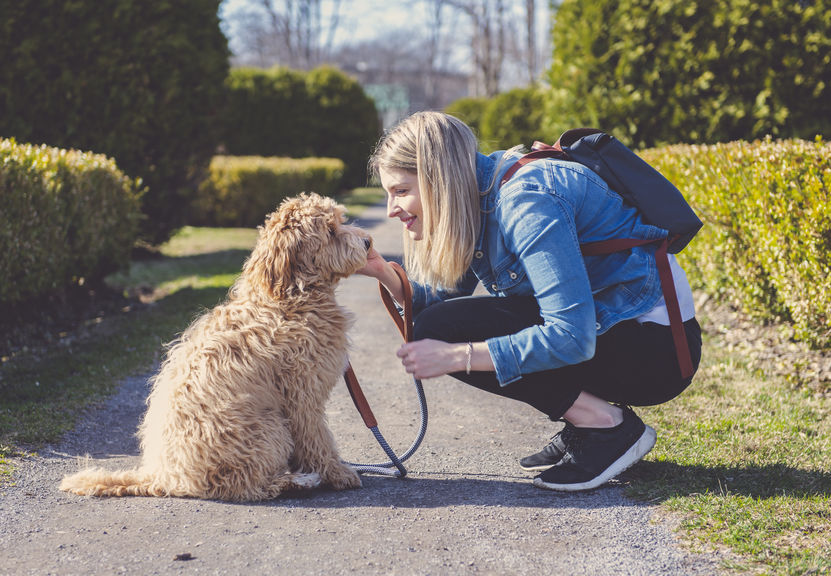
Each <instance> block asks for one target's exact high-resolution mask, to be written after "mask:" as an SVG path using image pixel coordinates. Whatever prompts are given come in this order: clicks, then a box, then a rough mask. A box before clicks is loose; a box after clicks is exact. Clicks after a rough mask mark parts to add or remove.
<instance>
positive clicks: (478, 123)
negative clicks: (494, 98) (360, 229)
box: [444, 98, 490, 138]
mask: <svg viewBox="0 0 831 576" xmlns="http://www.w3.org/2000/svg"><path fill="white" fill-rule="evenodd" d="M489 103H490V99H488V98H459V99H458V100H455V101H453V102H451V103H450V104H448V106H447V108H445V109H444V112H445V114H450V115H451V116H455V117H456V118H458V119H459V120H461V121H462V122H464V123H465V124H467V125H468V126H470V129H471V130H473V133H474V134H476V137H477V138H481V136H482V116H484V114H485V109H486V108H487V107H488V104H489Z"/></svg>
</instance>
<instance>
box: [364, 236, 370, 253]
mask: <svg viewBox="0 0 831 576" xmlns="http://www.w3.org/2000/svg"><path fill="white" fill-rule="evenodd" d="M364 246H366V251H367V252H369V249H370V248H372V238H364Z"/></svg>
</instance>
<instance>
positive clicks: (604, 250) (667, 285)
mask: <svg viewBox="0 0 831 576" xmlns="http://www.w3.org/2000/svg"><path fill="white" fill-rule="evenodd" d="M671 241H672V239H670V238H668V237H667V238H661V239H658V240H644V239H639V238H613V239H611V240H603V241H600V242H588V243H586V244H581V245H580V251H581V252H582V253H583V256H599V255H601V254H611V253H613V252H620V251H621V250H629V249H631V248H635V247H636V246H645V245H646V244H653V243H658V242H660V244H659V245H658V248H657V250H655V262H656V263H657V265H658V277H659V278H660V279H661V291H662V292H663V294H664V303H665V304H666V307H667V314H668V315H669V327H670V331H671V332H672V340H673V342H674V343H675V355H676V356H677V357H678V367H679V368H680V369H681V377H682V378H685V379H686V378H691V377H692V375H693V373H694V370H693V365H692V358H691V357H690V346H689V344H688V342H687V332H686V331H685V330H684V322H683V321H682V319H681V306H680V305H679V304H678V293H677V291H676V290H675V281H674V280H673V279H672V269H671V268H670V265H669V256H667V248H668V247H669V244H670V242H671Z"/></svg>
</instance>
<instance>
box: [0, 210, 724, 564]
mask: <svg viewBox="0 0 831 576" xmlns="http://www.w3.org/2000/svg"><path fill="white" fill-rule="evenodd" d="M383 215H384V214H383V209H381V208H377V209H372V210H370V211H369V212H368V213H367V214H366V215H365V217H364V219H363V224H364V225H365V226H367V227H368V228H369V227H371V228H372V229H373V234H374V236H375V238H376V242H377V245H378V246H379V247H380V250H381V251H382V252H383V253H385V254H386V255H388V256H393V255H395V254H396V253H397V251H398V250H400V237H399V228H398V226H397V225H396V223H394V222H386V221H385V219H384V218H383ZM339 298H340V301H341V302H342V303H343V304H344V305H346V306H348V307H349V308H350V309H352V310H353V311H354V312H355V313H356V315H357V316H358V321H357V323H356V326H355V328H354V329H353V332H352V334H353V341H354V352H353V354H352V363H353V365H354V367H355V370H356V372H357V373H358V376H359V377H360V379H361V382H362V385H363V388H364V391H365V393H366V395H367V397H368V399H369V401H370V403H371V404H372V407H373V410H374V412H375V415H376V416H377V417H378V420H379V422H380V427H381V431H382V432H383V433H384V435H385V436H386V437H387V439H388V440H389V441H390V443H391V444H392V445H393V446H394V447H395V448H396V449H398V450H399V451H403V450H404V449H405V448H406V447H407V446H409V445H410V442H411V441H412V440H413V438H414V437H415V435H416V432H417V430H418V422H419V419H418V406H417V400H416V396H415V391H414V389H413V386H412V382H411V380H409V378H408V377H407V375H406V374H405V373H404V372H403V370H401V369H400V367H399V366H398V365H397V364H396V362H395V358H394V351H395V349H396V348H397V346H398V343H399V340H400V338H399V336H398V333H397V332H396V330H395V328H394V326H393V324H392V322H391V321H390V320H389V318H388V317H387V315H386V311H385V310H384V308H383V306H382V305H381V304H380V301H379V299H378V296H377V286H376V285H375V283H374V282H373V281H371V280H369V279H367V278H363V277H356V278H351V279H349V280H348V281H346V282H345V283H344V285H343V286H342V288H341V289H340V291H339ZM148 376H149V375H140V376H137V377H134V378H130V379H128V380H126V381H125V382H124V383H123V386H122V387H121V388H120V390H119V392H118V393H117V394H116V395H115V396H113V397H112V398H111V400H110V401H109V402H108V403H107V405H106V406H103V407H102V408H101V409H99V410H96V411H94V412H92V413H91V414H90V415H89V416H88V417H87V418H85V419H84V421H83V422H82V423H81V424H80V425H79V426H78V428H77V429H76V430H75V431H73V432H72V433H71V434H69V435H67V436H66V438H65V439H64V440H63V441H62V442H61V444H60V445H58V446H54V447H50V448H47V449H45V450H43V451H42V452H41V453H40V454H39V455H38V456H37V457H34V458H31V459H29V460H27V461H25V462H23V463H22V464H21V467H20V470H19V473H18V475H17V479H16V484H15V485H14V486H12V487H7V488H5V489H4V492H3V493H2V496H0V574H14V575H22V574H44V575H45V574H59V575H68V574H137V575H146V574H180V573H181V574H189V573H194V574H196V573H198V574H247V575H255V574H281V575H286V574H303V575H306V574H326V575H329V574H351V573H362V574H368V575H371V574H454V575H455V574H500V575H501V574H520V573H523V574H526V573H539V574H581V575H593V574H597V575H613V574H614V575H623V574H633V575H634V574H643V575H661V574H666V575H670V574H671V575H673V576H675V575H681V574H690V575H693V574H696V575H697V574H702V575H703V574H708V575H710V574H716V573H718V572H719V566H718V563H717V559H716V558H714V557H710V556H703V555H698V554H692V553H690V552H688V551H685V550H683V549H682V548H681V547H680V546H679V545H678V542H677V541H676V538H675V536H674V535H673V533H672V531H671V527H670V526H668V525H667V524H666V523H665V522H661V521H657V520H656V519H655V508H653V507H651V506H648V505H644V504H641V503H637V502H634V501H632V500H629V499H627V498H625V497H624V496H623V490H622V488H621V487H620V486H618V485H613V486H608V487H604V488H602V489H599V490H595V491H592V492H590V493H585V494H557V493H553V492H549V491H544V490H540V489H537V488H534V487H533V486H532V485H531V483H530V475H527V474H525V473H523V472H522V470H521V469H520V468H519V467H518V465H517V463H516V462H517V459H518V458H519V457H520V456H522V455H525V454H526V453H529V452H532V451H534V450H537V449H539V448H540V447H541V446H542V445H543V444H544V443H545V441H546V440H547V439H548V437H549V436H550V435H551V434H552V433H553V432H554V431H555V430H556V425H554V424H552V423H550V422H548V421H547V419H545V418H544V417H543V416H542V415H540V414H538V413H536V412H535V411H534V410H533V409H531V408H529V407H527V406H524V405H521V404H519V403H515V402H512V401H507V400H503V399H500V398H496V397H491V396H489V395H486V394H484V393H481V392H478V391H476V390H474V389H472V388H468V387H466V386H464V385H462V384H459V383H457V382H455V381H453V380H452V379H449V378H441V379H436V380H431V381H426V382H425V389H426V394H427V399H428V402H429V406H430V427H429V431H428V433H427V437H426V439H425V441H424V443H423V444H422V447H421V449H420V450H419V451H418V452H417V453H416V454H415V455H414V456H413V457H412V458H411V459H410V460H409V461H408V463H407V466H408V468H409V470H410V476H409V477H408V478H407V479H405V480H399V479H394V478H386V477H378V476H365V477H364V487H363V488H362V489H360V490H352V491H346V492H332V491H318V492H312V493H309V494H304V495H301V496H297V497H291V498H284V499H279V500H275V501H272V502H267V503H261V504H253V505H252V504H227V503H222V502H212V501H196V500H177V499H149V498H112V499H91V498H81V497H77V496H73V495H69V494H65V493H62V492H59V491H58V490H57V485H58V482H59V480H60V478H61V477H62V476H63V475H64V474H66V473H67V472H71V471H74V470H75V469H76V468H77V467H78V462H77V457H78V456H82V455H84V454H87V453H89V454H90V455H91V457H92V458H93V459H94V460H96V461H97V463H99V464H101V465H103V466H106V467H113V468H114V467H122V466H132V465H134V464H135V463H136V462H137V454H138V452H137V444H136V441H135V438H134V436H133V434H134V432H135V430H136V426H137V423H138V420H139V417H140V416H141V414H142V412H143V409H144V398H145V396H146V394H147V384H146V382H147V377H148ZM328 414H329V419H330V422H331V425H332V429H333V430H334V432H335V435H336V437H337V438H338V441H339V444H340V446H341V451H342V455H343V457H344V458H346V459H349V460H352V461H360V462H368V461H377V460H379V459H383V457H384V455H383V453H382V452H381V449H380V448H379V447H378V446H377V444H375V441H374V439H373V437H372V435H371V434H370V432H369V431H368V430H367V429H366V428H365V427H364V426H363V424H362V422H361V420H360V418H359V416H358V414H357V412H356V411H355V409H354V407H353V406H352V405H351V401H350V399H349V397H348V394H347V393H346V390H345V388H344V387H343V386H339V387H338V388H337V389H336V391H335V394H334V396H333V398H332V401H331V403H330V405H329V410H328ZM660 432H661V431H660V430H659V431H658V434H659V440H658V441H659V442H660ZM183 555H184V556H183ZM177 556H178V557H179V558H190V559H189V560H188V559H176V558H177Z"/></svg>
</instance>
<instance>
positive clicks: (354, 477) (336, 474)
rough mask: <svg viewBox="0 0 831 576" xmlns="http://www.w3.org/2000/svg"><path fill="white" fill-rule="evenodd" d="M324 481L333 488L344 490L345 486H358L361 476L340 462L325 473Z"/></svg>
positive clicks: (359, 485) (360, 484)
mask: <svg viewBox="0 0 831 576" xmlns="http://www.w3.org/2000/svg"><path fill="white" fill-rule="evenodd" d="M325 480H326V483H327V484H329V485H330V486H332V488H334V489H335V490H346V489H347V488H360V487H361V486H362V483H361V477H360V476H358V473H357V472H356V471H355V470H354V469H353V468H352V467H351V466H347V465H346V464H341V465H339V466H338V467H337V468H335V469H334V470H332V471H330V472H329V473H328V474H327V475H326V479H325Z"/></svg>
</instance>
